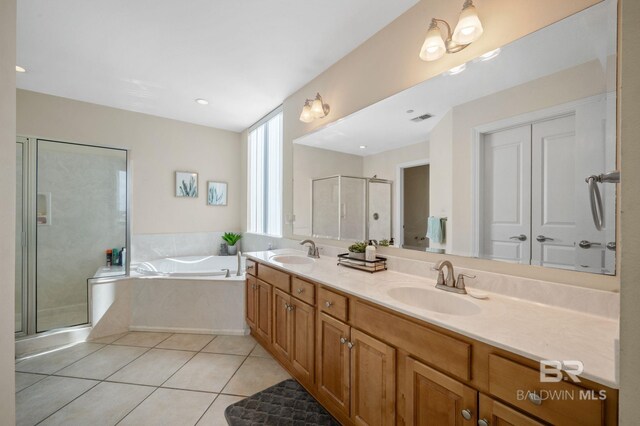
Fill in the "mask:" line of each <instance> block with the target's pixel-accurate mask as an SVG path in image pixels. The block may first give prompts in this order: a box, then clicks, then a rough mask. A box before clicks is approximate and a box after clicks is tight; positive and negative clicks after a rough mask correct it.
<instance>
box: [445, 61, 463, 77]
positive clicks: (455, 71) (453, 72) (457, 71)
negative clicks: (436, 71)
mask: <svg viewBox="0 0 640 426" xmlns="http://www.w3.org/2000/svg"><path fill="white" fill-rule="evenodd" d="M466 69H467V64H462V65H458V66H457V67H453V68H451V69H450V70H449V71H447V74H449V75H456V74H460V73H461V72H462V71H464V70H466Z"/></svg>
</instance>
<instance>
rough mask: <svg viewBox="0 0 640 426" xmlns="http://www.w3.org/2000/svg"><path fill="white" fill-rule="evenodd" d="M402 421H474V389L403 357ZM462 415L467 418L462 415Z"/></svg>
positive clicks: (454, 424) (451, 424) (442, 424)
mask: <svg viewBox="0 0 640 426" xmlns="http://www.w3.org/2000/svg"><path fill="white" fill-rule="evenodd" d="M406 365H407V367H406V374H407V377H406V379H405V386H406V389H405V398H406V402H405V403H406V413H405V418H406V424H407V425H438V426H464V425H469V426H471V425H474V426H475V425H476V422H477V420H478V410H477V408H478V392H477V391H476V390H475V389H473V388H470V387H469V386H466V385H464V384H462V383H461V382H459V381H457V380H455V379H452V378H450V377H448V376H446V375H444V374H442V373H440V372H438V371H436V370H434V369H433V368H430V367H427V366H426V365H424V364H422V363H420V362H418V361H416V360H414V359H413V358H407V362H406ZM465 415H468V416H469V419H468V420H467V419H465V417H464V416H465Z"/></svg>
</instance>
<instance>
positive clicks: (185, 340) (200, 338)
mask: <svg viewBox="0 0 640 426" xmlns="http://www.w3.org/2000/svg"><path fill="white" fill-rule="evenodd" d="M214 337H215V336H212V335H210V334H174V335H173V336H171V337H169V338H168V339H167V340H165V341H164V342H162V343H160V344H159V345H158V346H156V348H159V349H179V350H182V351H195V352H198V351H199V350H200V349H202V348H204V347H205V346H207V343H209V342H210V341H211V340H212V339H213V338H214Z"/></svg>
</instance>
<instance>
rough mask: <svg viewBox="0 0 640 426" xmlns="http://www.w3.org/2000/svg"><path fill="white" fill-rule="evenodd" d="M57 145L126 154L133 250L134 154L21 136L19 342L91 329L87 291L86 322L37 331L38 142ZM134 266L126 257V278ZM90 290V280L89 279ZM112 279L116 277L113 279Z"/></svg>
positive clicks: (127, 237)
mask: <svg viewBox="0 0 640 426" xmlns="http://www.w3.org/2000/svg"><path fill="white" fill-rule="evenodd" d="M39 140H40V141H46V142H55V143H61V144H68V145H76V146H81V147H85V148H91V147H93V148H101V149H113V150H118V151H122V152H124V154H125V162H126V214H125V221H126V223H125V247H127V249H128V251H130V247H131V193H132V182H131V150H129V149H126V148H123V147H117V146H107V145H96V144H82V143H77V142H69V141H63V140H56V139H53V138H43V137H25V136H18V137H17V138H16V142H17V144H23V173H22V174H23V195H24V196H23V212H22V213H23V214H22V220H23V229H24V232H25V235H24V236H23V241H24V243H23V245H22V249H23V258H22V260H23V265H22V270H23V277H24V278H26V279H23V282H22V292H21V293H22V299H23V300H22V313H21V315H22V327H21V328H22V330H21V331H16V332H15V336H16V338H25V337H33V336H35V335H38V336H43V335H47V334H54V333H58V332H60V331H61V330H74V329H80V328H85V327H90V326H91V325H92V324H91V313H92V306H91V289H90V288H87V322H86V323H82V324H78V325H74V326H67V327H62V328H55V329H52V330H46V331H42V332H38V331H37V328H36V327H37V324H36V321H37V274H38V271H37V232H38V230H37V196H38V141H39ZM130 265H131V256H130V255H128V256H127V257H126V265H125V270H124V273H123V275H122V276H123V277H125V276H129V272H130ZM87 278H88V279H87V286H89V283H88V281H89V279H90V277H87ZM110 278H113V277H110Z"/></svg>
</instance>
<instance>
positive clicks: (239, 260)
mask: <svg viewBox="0 0 640 426" xmlns="http://www.w3.org/2000/svg"><path fill="white" fill-rule="evenodd" d="M240 275H242V252H241V251H240V250H238V266H237V268H236V277H239V276H240Z"/></svg>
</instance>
